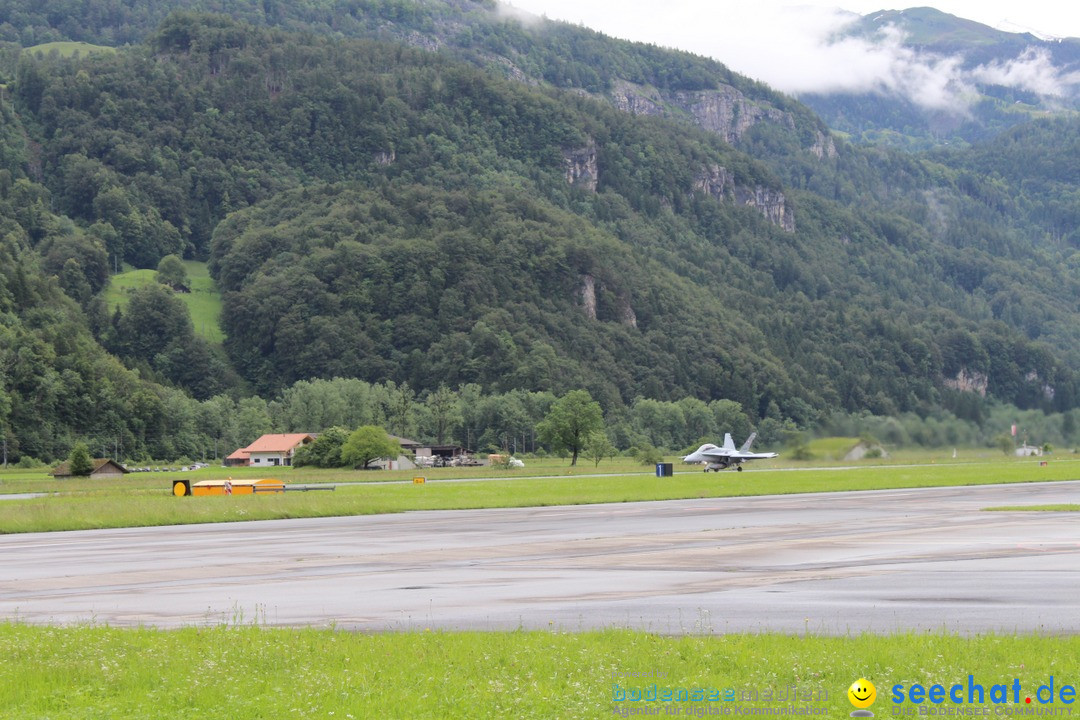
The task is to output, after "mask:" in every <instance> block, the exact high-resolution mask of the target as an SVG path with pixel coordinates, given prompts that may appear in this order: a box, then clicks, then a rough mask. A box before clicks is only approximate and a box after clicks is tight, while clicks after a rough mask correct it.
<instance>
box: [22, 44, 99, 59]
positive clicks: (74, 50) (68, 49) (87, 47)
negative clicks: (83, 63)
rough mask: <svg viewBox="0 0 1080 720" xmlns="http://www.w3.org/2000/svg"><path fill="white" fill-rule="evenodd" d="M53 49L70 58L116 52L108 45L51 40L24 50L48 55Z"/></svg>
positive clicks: (61, 55)
mask: <svg viewBox="0 0 1080 720" xmlns="http://www.w3.org/2000/svg"><path fill="white" fill-rule="evenodd" d="M53 51H55V52H57V53H59V55H60V57H65V58H69V57H74V56H75V55H81V56H83V57H86V56H87V55H89V54H91V53H112V52H116V48H111V47H106V46H105V45H91V44H90V43H85V42H51V43H43V44H41V45H34V46H33V47H28V48H24V49H23V52H27V53H31V54H35V55H37V54H41V55H48V54H49V53H51V52H53Z"/></svg>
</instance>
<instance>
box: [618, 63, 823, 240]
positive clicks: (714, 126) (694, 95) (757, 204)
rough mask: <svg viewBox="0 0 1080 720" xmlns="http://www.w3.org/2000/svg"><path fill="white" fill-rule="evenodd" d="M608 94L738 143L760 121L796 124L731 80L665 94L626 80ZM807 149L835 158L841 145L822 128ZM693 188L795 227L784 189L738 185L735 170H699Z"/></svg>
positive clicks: (639, 110)
mask: <svg viewBox="0 0 1080 720" xmlns="http://www.w3.org/2000/svg"><path fill="white" fill-rule="evenodd" d="M608 99H609V100H610V101H611V102H612V104H614V105H615V107H617V108H619V109H620V110H622V111H623V112H628V113H632V114H634V115H655V116H666V117H688V118H690V119H691V120H693V122H694V123H695V124H696V125H698V126H700V127H702V128H704V129H706V130H708V131H709V132H712V133H715V134H717V135H719V136H720V137H722V138H723V139H724V140H725V141H726V142H728V143H729V144H734V143H735V142H737V141H738V140H739V139H740V138H741V137H742V136H743V135H744V134H746V132H747V131H748V130H749V129H750V128H752V127H754V126H755V125H757V124H758V123H760V122H770V123H776V124H778V125H782V126H783V127H785V128H787V129H789V130H794V129H795V119H794V118H793V117H792V116H791V115H790V113H786V112H784V111H782V110H778V109H776V108H773V107H768V106H763V105H759V104H758V103H755V102H753V101H751V100H750V99H748V98H747V97H746V96H745V95H743V94H742V93H741V92H739V91H738V90H736V89H735V88H733V87H730V86H727V85H725V86H723V87H721V88H719V89H717V90H702V91H698V92H674V93H666V94H665V93H661V92H660V91H659V90H657V89H656V88H653V87H648V86H644V85H636V84H634V83H631V82H627V81H625V80H623V81H619V82H617V83H615V84H614V86H613V87H612V90H611V92H610V94H609V96H608ZM807 150H808V151H809V152H810V153H812V154H813V155H814V156H815V157H817V158H819V159H824V158H833V157H836V144H835V143H834V142H833V139H832V137H831V136H829V135H827V134H825V133H824V132H820V131H819V132H818V133H817V136H816V137H815V139H814V143H813V144H812V145H811V146H810V147H808V148H807ZM694 187H695V189H696V190H698V191H700V192H703V193H705V194H706V195H710V196H712V197H715V198H717V199H718V200H722V201H728V202H735V203H738V204H740V205H748V206H750V207H754V208H757V209H758V210H759V211H761V214H762V215H764V216H765V217H766V218H767V219H768V220H769V222H772V223H774V224H776V225H778V226H780V227H782V228H783V229H784V230H787V231H788V232H794V231H795V217H794V213H793V212H792V210H791V208H790V207H789V206H788V204H787V200H786V198H785V197H784V194H783V193H782V192H780V191H779V190H773V189H770V188H765V187H761V186H754V187H739V186H737V185H736V184H735V178H734V175H733V174H732V173H730V172H729V171H727V170H726V169H724V168H722V167H719V166H717V165H713V166H710V167H707V168H704V169H703V170H702V171H701V172H700V173H699V174H698V176H697V178H696V180H695V185H694Z"/></svg>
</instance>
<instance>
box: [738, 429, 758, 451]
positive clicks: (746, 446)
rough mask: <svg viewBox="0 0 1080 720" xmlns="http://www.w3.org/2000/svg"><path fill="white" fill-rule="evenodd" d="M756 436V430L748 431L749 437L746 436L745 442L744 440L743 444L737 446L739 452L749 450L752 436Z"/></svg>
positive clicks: (752, 442)
mask: <svg viewBox="0 0 1080 720" xmlns="http://www.w3.org/2000/svg"><path fill="white" fill-rule="evenodd" d="M756 437H757V433H756V432H752V433H750V437H748V438H746V442H744V443H743V446H742V447H741V448H739V452H750V446H751V445H753V444H754V438H756Z"/></svg>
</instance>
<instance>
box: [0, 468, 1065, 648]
mask: <svg viewBox="0 0 1080 720" xmlns="http://www.w3.org/2000/svg"><path fill="white" fill-rule="evenodd" d="M746 480H747V482H752V475H748V477H747V478H746ZM1078 500H1080V482H1065V483H1033V484H1021V485H996V486H978V487H953V488H929V489H914V490H882V491H872V492H849V493H817V494H806V495H784V496H765V497H752V498H711V499H702V500H678V501H666V502H647V503H625V504H608V505H583V506H566V507H547V508H522V509H502V510H470V511H446V512H442V511H440V512H417V513H405V514H399V515H378V516H362V517H346V518H323V519H309V520H281V521H264V522H246V523H228V524H215V525H188V526H176V527H157V528H136V529H124V530H96V531H79V532H60V533H41V534H26V535H7V536H2V537H0V558H2V562H0V617H4V618H8V619H14V618H17V619H18V620H20V621H22V622H31V623H65V624H66V623H80V622H96V623H105V624H109V625H114V626H129V625H140V624H146V625H155V626H161V627H174V626H180V625H203V624H217V623H223V622H225V623H239V624H247V623H256V622H257V623H260V624H265V625H298V626H299V625H311V626H327V625H330V624H333V625H335V626H336V627H339V628H347V629H357V630H364V631H383V630H413V629H425V628H431V629H436V628H439V629H454V630H465V629H514V628H544V629H551V628H554V629H562V630H584V629H594V628H605V627H619V628H635V629H641V630H648V631H652V632H659V633H727V632H741V631H752V632H756V631H782V632H794V633H804V632H810V633H827V634H848V633H851V634H855V633H861V632H874V633H886V632H893V631H904V630H946V631H955V632H960V633H979V632H985V631H991V630H999V631H1010V632H1011V631H1040V632H1052V633H1056V632H1076V631H1077V630H1078V629H1080V621H1078V618H1080V532H1078V530H1080V515H1077V514H1075V513H1000V512H993V513H991V512H982V511H981V508H984V507H988V506H994V505H1014V504H1045V503H1059V502H1077V501H1078Z"/></svg>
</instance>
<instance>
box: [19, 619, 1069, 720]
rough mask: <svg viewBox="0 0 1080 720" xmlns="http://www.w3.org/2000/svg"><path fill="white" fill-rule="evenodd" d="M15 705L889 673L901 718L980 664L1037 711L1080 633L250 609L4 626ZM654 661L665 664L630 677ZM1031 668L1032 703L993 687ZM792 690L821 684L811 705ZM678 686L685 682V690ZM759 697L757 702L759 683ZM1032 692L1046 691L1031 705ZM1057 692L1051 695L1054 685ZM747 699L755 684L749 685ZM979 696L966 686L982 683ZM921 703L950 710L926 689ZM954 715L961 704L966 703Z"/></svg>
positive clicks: (879, 703)
mask: <svg viewBox="0 0 1080 720" xmlns="http://www.w3.org/2000/svg"><path fill="white" fill-rule="evenodd" d="M0 653H2V655H3V657H4V662H3V663H0V718H2V719H4V720H7V719H10V720H16V719H18V720H23V719H24V718H50V719H57V720H58V719H68V718H71V719H76V718H78V719H80V720H81V719H83V718H109V719H110V720H119V719H121V718H139V719H142V718H192V719H195V718H198V719H199V720H216V719H219V718H220V719H221V720H245V719H247V718H252V719H254V718H274V719H275V720H276V719H281V718H335V719H336V718H511V717H512V718H600V717H620V716H630V714H631V712H632V711H633V710H636V711H637V713H636V715H640V714H642V711H643V710H644V711H651V712H652V713H653V714H656V715H659V716H671V715H678V716H681V717H708V716H710V715H718V714H720V713H721V712H724V711H727V712H728V713H731V712H732V711H733V710H735V709H736V708H742V709H747V710H748V709H750V708H755V707H757V708H772V709H774V710H775V709H779V708H785V707H789V706H793V707H796V708H802V707H811V708H820V709H821V711H822V712H820V713H819V715H818V716H823V717H833V718H836V717H847V716H848V714H849V713H850V712H851V711H852V710H853V707H852V706H851V704H850V703H849V701H848V699H847V688H848V687H849V686H850V685H851V684H852V682H854V681H855V680H857V679H859V678H864V677H865V678H867V679H868V680H870V681H871V682H872V683H874V684H875V685H876V687H877V700H876V701H875V704H874V705H873V707H872V708H871V709H872V711H874V713H875V715H877V716H878V717H882V716H893V713H892V710H893V708H894V707H896V706H894V705H893V703H892V697H891V695H892V693H891V688H892V687H893V686H894V685H896V684H903V685H904V688H905V691H906V690H907V689H908V688H910V687H911V686H912V684H915V683H918V684H921V685H922V686H923V687H924V688H929V687H931V686H932V685H935V684H940V685H943V686H944V687H945V688H949V687H950V686H952V685H954V684H962V685H963V686H964V688H965V693H966V687H967V683H968V676H969V675H972V676H974V682H977V683H979V684H980V685H982V686H983V687H984V690H985V692H986V694H987V696H986V700H987V703H986V704H985V705H978V704H961V705H953V704H952V703H949V702H948V701H946V705H952V707H953V709H954V711H955V709H961V710H967V711H969V712H971V711H975V712H980V711H982V710H983V709H984V708H985V709H986V711H987V712H988V714H991V715H992V714H994V713H995V710H1005V709H1008V710H1020V711H1022V710H1024V709H1036V708H1040V707H1043V706H1040V705H1039V703H1038V702H1037V700H1036V699H1035V697H1036V692H1037V691H1038V689H1039V687H1040V686H1042V685H1044V684H1047V683H1049V682H1050V678H1051V676H1053V678H1054V680H1053V682H1054V684H1055V688H1054V691H1055V693H1056V694H1055V703H1054V704H1053V705H1046V706H1045V708H1044V709H1051V708H1053V709H1057V711H1058V712H1059V713H1060V712H1061V711H1062V710H1063V709H1068V708H1069V707H1070V706H1068V705H1063V704H1062V703H1061V702H1060V699H1059V697H1060V692H1061V689H1062V688H1063V686H1065V685H1066V684H1068V685H1071V686H1073V687H1075V686H1076V685H1077V682H1078V681H1080V639H1077V638H1076V637H1068V638H1057V637H1045V636H1038V635H1026V636H999V635H982V636H975V637H960V636H954V635H937V634H904V635H892V636H876V635H859V636H854V637H819V636H805V637H801V636H784V635H771V634H761V635H725V636H702V635H690V636H681V637H670V636H661V635H654V634H646V633H642V632H637V631H630V630H619V629H612V630H606V631H599V632H585V633H563V632H508V633H480V632H460V633H454V632H424V631H421V632H407V633H381V634H373V635H372V634H360V633H352V632H342V631H340V630H336V629H333V628H329V629H276V628H267V627H259V626H257V625H253V624H248V625H243V624H239V625H238V624H232V625H228V626H222V625H218V626H212V627H188V628H184V629H180V630H155V629H151V628H145V627H144V628H136V629H127V630H124V629H116V628H110V627H101V626H76V627H28V626H25V625H22V624H19V623H7V624H0ZM628 673H641V674H645V673H650V674H651V677H649V676H647V677H638V678H634V677H632V676H631V677H627V674H628ZM1014 680H1019V682H1020V688H1021V693H1020V704H1019V706H1017V705H1013V704H1011V700H1012V698H1011V697H1010V698H1009V700H1010V705H1009V706H1004V705H998V706H995V705H994V704H992V703H990V702H989V693H990V691H991V689H992V686H993V685H995V684H1000V685H1007V686H1009V687H1010V688H1011V687H1012V684H1013V682H1014ZM653 684H656V686H657V689H658V690H663V689H670V690H672V691H674V692H677V690H678V689H679V688H684V689H686V690H687V692H688V693H689V692H691V691H692V690H693V689H695V688H704V689H706V690H710V689H711V690H713V691H714V692H715V693H716V694H718V695H720V696H721V697H723V696H724V694H725V693H726V694H728V696H729V697H734V698H735V700H734V701H724V700H719V701H717V700H713V701H708V700H703V701H697V702H694V701H679V702H669V703H664V702H660V701H640V702H625V701H623V702H620V701H618V700H617V698H618V697H619V692H620V691H621V692H623V693H624V696H625V693H626V692H627V691H633V690H637V691H639V692H645V693H648V692H649V689H650V687H651V686H652V685H653ZM780 692H784V693H785V694H786V695H785V697H791V696H792V694H793V693H794V694H795V696H796V698H801V697H809V698H810V699H808V700H797V701H796V702H794V703H790V702H787V701H778V700H775V699H770V700H764V699H762V698H763V697H765V696H766V694H768V697H769V698H774V697H776V696H777V695H778V694H779V693H780ZM674 696H675V695H674V694H673V697H674ZM754 697H756V698H757V699H756V700H754V699H752V698H754ZM1027 697H1032V699H1033V703H1034V705H1033V706H1032V705H1027V704H1025V702H1024V701H1025V699H1026V698H1027ZM1043 697H1044V698H1045V697H1046V694H1045V692H1044V693H1043ZM744 698H745V699H744ZM965 700H966V697H965ZM903 707H904V709H906V710H908V711H910V712H911V714H915V713H916V711H918V710H919V709H920V708H922V709H924V710H936V709H938V708H939V707H941V708H944V707H945V706H944V705H941V706H935V705H932V704H930V703H929V702H928V701H926V700H925V699H924V700H923V702H922V703H920V704H917V705H916V704H912V703H911V702H910V701H907V702H906V703H905V704H904V706H903ZM954 714H955V712H954Z"/></svg>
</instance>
